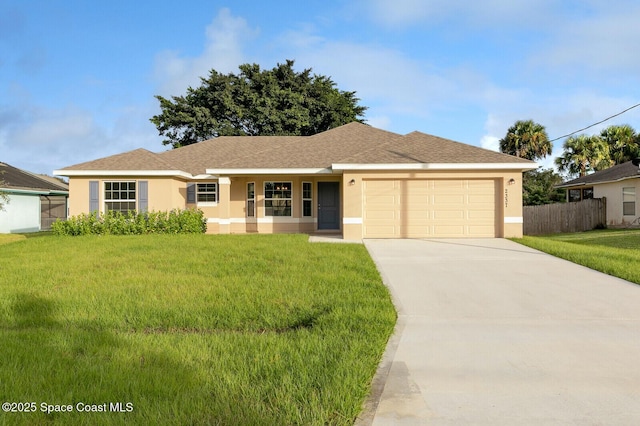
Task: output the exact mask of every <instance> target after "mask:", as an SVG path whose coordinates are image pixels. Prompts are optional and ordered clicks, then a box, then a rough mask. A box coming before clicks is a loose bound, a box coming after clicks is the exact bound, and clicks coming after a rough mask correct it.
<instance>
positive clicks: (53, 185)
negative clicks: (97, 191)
mask: <svg viewBox="0 0 640 426" xmlns="http://www.w3.org/2000/svg"><path fill="white" fill-rule="evenodd" d="M0 181H3V182H4V184H3V185H2V188H5V189H23V190H44V191H60V192H65V191H68V190H69V186H68V185H67V184H65V183H63V182H59V181H57V179H55V180H52V178H50V177H49V176H38V175H36V174H33V173H30V172H27V171H25V170H21V169H18V168H17V167H13V166H11V165H9V164H7V163H2V162H0Z"/></svg>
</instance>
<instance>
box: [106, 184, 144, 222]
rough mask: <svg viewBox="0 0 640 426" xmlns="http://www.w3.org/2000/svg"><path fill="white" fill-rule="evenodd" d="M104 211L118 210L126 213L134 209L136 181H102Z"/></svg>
mask: <svg viewBox="0 0 640 426" xmlns="http://www.w3.org/2000/svg"><path fill="white" fill-rule="evenodd" d="M104 209H105V211H111V210H113V211H118V212H120V213H123V214H127V213H128V212H130V211H133V212H135V211H136V183H135V182H129V181H124V182H105V183H104Z"/></svg>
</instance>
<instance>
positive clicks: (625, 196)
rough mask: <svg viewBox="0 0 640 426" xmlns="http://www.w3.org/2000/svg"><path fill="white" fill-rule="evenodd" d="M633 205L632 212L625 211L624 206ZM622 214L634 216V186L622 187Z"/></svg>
mask: <svg viewBox="0 0 640 426" xmlns="http://www.w3.org/2000/svg"><path fill="white" fill-rule="evenodd" d="M631 206H633V213H626V212H625V210H626V209H625V207H631ZM622 215H623V216H635V215H636V187H635V186H625V187H624V188H622Z"/></svg>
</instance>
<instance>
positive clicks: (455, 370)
mask: <svg viewBox="0 0 640 426" xmlns="http://www.w3.org/2000/svg"><path fill="white" fill-rule="evenodd" d="M365 245H366V247H367V249H368V250H369V253H370V254H371V256H372V257H373V259H374V261H375V262H376V264H377V265H378V269H379V270H380V272H381V274H382V276H383V279H384V281H385V283H386V284H387V285H388V287H389V288H390V290H391V293H392V295H393V298H394V303H395V304H396V308H397V310H398V313H399V318H398V325H397V328H396V332H395V334H394V336H393V337H392V339H391V340H390V342H389V345H388V347H387V351H386V353H385V358H384V359H383V362H382V363H381V366H380V370H379V373H378V375H377V376H376V379H375V382H374V391H373V395H372V397H371V398H370V400H369V402H368V403H367V409H366V410H365V412H364V413H363V414H362V416H361V418H360V419H359V420H358V422H357V424H359V425H367V424H373V425H422V424H428V425H470V424H473V425H500V424H502V425H521V424H527V425H528V424H545V425H548V424H558V425H638V424H640V286H639V285H635V284H631V283H629V282H627V281H623V280H620V279H617V278H613V277H610V276H608V275H604V274H601V273H598V272H595V271H592V270H590V269H587V268H584V267H581V266H578V265H575V264H573V263H570V262H567V261H564V260H561V259H558V258H555V257H553V256H549V255H546V254H543V253H541V252H538V251H535V250H532V249H529V248H527V247H524V246H521V245H519V244H516V243H514V242H511V241H508V240H503V239H478V240H365Z"/></svg>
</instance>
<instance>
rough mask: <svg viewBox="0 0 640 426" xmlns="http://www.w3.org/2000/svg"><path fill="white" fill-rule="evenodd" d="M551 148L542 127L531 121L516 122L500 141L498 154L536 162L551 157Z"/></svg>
mask: <svg viewBox="0 0 640 426" xmlns="http://www.w3.org/2000/svg"><path fill="white" fill-rule="evenodd" d="M552 149H553V146H552V144H551V142H549V136H547V131H546V130H545V128H544V126H543V125H541V124H538V123H535V122H534V121H533V120H518V121H516V122H515V124H514V125H513V126H511V127H509V129H508V130H507V134H506V135H505V137H504V138H502V139H500V152H504V153H505V154H511V155H515V156H516V157H520V158H526V159H527V160H537V159H541V158H544V157H546V156H547V155H551V150H552Z"/></svg>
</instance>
